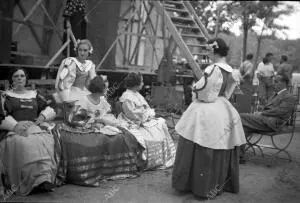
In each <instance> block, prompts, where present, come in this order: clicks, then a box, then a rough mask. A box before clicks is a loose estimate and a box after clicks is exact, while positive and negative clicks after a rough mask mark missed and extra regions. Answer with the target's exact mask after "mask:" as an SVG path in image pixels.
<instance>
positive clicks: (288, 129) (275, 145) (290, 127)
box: [245, 105, 297, 166]
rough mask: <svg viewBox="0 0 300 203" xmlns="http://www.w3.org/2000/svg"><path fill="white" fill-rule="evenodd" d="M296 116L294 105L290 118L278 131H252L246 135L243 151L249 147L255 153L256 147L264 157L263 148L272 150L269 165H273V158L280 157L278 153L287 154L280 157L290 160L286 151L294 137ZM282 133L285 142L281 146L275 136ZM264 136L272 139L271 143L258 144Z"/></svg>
mask: <svg viewBox="0 0 300 203" xmlns="http://www.w3.org/2000/svg"><path fill="white" fill-rule="evenodd" d="M296 117H297V105H295V108H294V111H293V112H292V115H291V116H290V118H289V119H288V120H287V121H286V122H285V123H284V124H282V125H281V127H279V130H278V131H275V132H262V133H253V134H251V135H250V136H248V137H246V140H247V144H246V148H245V151H247V150H249V149H250V148H251V149H252V150H253V153H254V155H256V151H255V148H257V149H258V150H259V151H260V153H261V155H262V157H264V155H265V153H264V150H263V149H264V148H267V149H271V150H274V151H275V152H274V153H273V154H271V164H269V166H273V163H274V160H275V158H282V157H279V156H278V155H279V154H280V153H284V154H286V155H287V158H282V159H285V160H288V161H289V162H291V161H292V157H291V155H290V153H289V152H288V151H287V148H288V147H289V146H290V144H291V142H292V140H293V137H294V133H295V125H296ZM283 134H285V136H286V140H285V143H282V142H281V146H279V139H277V138H278V135H283ZM256 135H257V136H256ZM287 136H288V137H287ZM264 137H270V139H271V141H272V145H264V144H260V142H261V141H262V139H263V138H264Z"/></svg>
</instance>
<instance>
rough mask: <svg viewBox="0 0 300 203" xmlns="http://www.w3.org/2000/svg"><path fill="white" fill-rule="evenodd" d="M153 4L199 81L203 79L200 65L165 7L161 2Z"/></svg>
mask: <svg viewBox="0 0 300 203" xmlns="http://www.w3.org/2000/svg"><path fill="white" fill-rule="evenodd" d="M152 3H153V5H154V6H155V7H156V10H157V12H159V13H160V14H161V16H163V19H164V22H165V25H166V26H167V28H168V29H169V32H170V33H171V35H172V36H173V38H174V40H175V41H176V43H177V45H178V47H179V48H180V50H181V51H182V53H183V55H184V56H185V58H186V59H187V61H188V63H189V65H190V66H191V68H192V70H193V72H194V74H195V76H196V77H197V79H198V80H199V79H200V78H201V77H202V71H201V69H200V67H199V65H198V64H197V63H196V61H195V60H194V58H193V55H192V53H191V52H190V50H189V48H188V47H187V45H186V44H185V42H184V41H183V39H182V37H181V36H180V35H179V33H178V31H177V29H176V27H175V25H174V24H173V22H172V20H171V18H170V17H169V15H168V13H167V12H166V11H165V9H164V7H163V6H162V4H161V3H160V2H159V1H153V2H152Z"/></svg>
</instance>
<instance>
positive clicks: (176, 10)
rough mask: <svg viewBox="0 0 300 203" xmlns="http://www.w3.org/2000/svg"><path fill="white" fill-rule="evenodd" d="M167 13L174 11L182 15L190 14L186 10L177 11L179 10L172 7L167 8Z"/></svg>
mask: <svg viewBox="0 0 300 203" xmlns="http://www.w3.org/2000/svg"><path fill="white" fill-rule="evenodd" d="M165 9H166V10H167V11H174V12H180V13H189V12H188V11H187V10H185V9H177V8H171V7H166V8H165Z"/></svg>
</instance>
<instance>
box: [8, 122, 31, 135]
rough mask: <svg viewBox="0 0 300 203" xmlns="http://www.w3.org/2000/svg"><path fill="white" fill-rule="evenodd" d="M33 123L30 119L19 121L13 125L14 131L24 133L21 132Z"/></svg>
mask: <svg viewBox="0 0 300 203" xmlns="http://www.w3.org/2000/svg"><path fill="white" fill-rule="evenodd" d="M32 125H34V123H33V122H32V121H19V122H18V123H17V124H16V126H15V127H14V130H13V131H14V132H15V133H16V134H19V135H26V133H24V134H23V132H25V131H26V130H27V129H28V128H29V127H30V126H32Z"/></svg>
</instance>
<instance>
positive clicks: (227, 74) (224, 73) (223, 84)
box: [219, 68, 230, 96]
mask: <svg viewBox="0 0 300 203" xmlns="http://www.w3.org/2000/svg"><path fill="white" fill-rule="evenodd" d="M220 70H221V73H222V75H223V83H222V87H221V89H220V92H219V96H224V95H225V90H226V86H227V83H228V77H229V74H230V73H228V72H227V71H225V70H224V69H223V68H220Z"/></svg>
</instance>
